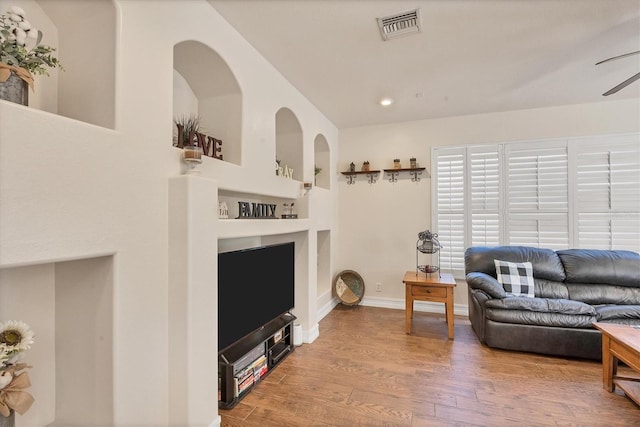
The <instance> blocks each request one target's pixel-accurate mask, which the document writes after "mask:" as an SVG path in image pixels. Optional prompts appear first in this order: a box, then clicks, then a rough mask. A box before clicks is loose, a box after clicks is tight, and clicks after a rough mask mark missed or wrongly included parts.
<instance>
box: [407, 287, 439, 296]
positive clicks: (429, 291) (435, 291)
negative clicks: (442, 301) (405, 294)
mask: <svg viewBox="0 0 640 427" xmlns="http://www.w3.org/2000/svg"><path fill="white" fill-rule="evenodd" d="M411 295H412V296H414V297H431V298H446V296H447V290H446V289H445V288H440V287H428V286H415V285H414V286H412V287H411Z"/></svg>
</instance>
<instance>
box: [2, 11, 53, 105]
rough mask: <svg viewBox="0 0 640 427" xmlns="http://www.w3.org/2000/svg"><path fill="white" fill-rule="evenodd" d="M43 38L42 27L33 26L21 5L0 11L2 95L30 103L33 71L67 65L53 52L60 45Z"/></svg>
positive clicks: (43, 70)
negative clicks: (47, 41) (43, 42)
mask: <svg viewBox="0 0 640 427" xmlns="http://www.w3.org/2000/svg"><path fill="white" fill-rule="evenodd" d="M31 40H35V42H32V41H31ZM41 41H42V31H40V30H38V29H36V28H34V27H32V26H31V23H30V22H29V21H27V19H26V14H25V12H24V10H22V9H21V8H19V7H17V6H12V7H10V8H9V10H8V11H7V12H6V13H5V14H4V15H0V99H4V100H7V101H11V102H16V103H19V104H22V105H27V104H28V103H29V91H28V87H31V89H32V90H33V89H34V87H33V75H34V74H39V75H42V74H44V75H47V76H48V75H49V72H48V68H47V67H50V68H56V67H58V68H60V69H63V68H62V65H61V64H60V61H58V59H57V58H56V57H54V56H53V55H52V53H53V52H55V50H56V49H55V48H53V47H51V46H45V45H41V44H40V42H41ZM30 44H32V47H31V48H28V45H30Z"/></svg>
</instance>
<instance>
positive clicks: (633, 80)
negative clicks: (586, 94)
mask: <svg viewBox="0 0 640 427" xmlns="http://www.w3.org/2000/svg"><path fill="white" fill-rule="evenodd" d="M638 79H640V73H638V74H636V75H634V76H631V77H629V78H628V79H627V80H625V81H623V82H622V83H620V84H619V85H618V86H616V87H614V88H612V89H609V90H608V91H606V92H605V93H603V94H602V96H608V95H611V94H612V93H616V92H617V91H619V90H620V89H622V88H623V87H626V86H628V85H630V84H631V83H633V82H635V81H636V80H638Z"/></svg>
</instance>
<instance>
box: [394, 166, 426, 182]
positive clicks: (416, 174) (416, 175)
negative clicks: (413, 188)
mask: <svg viewBox="0 0 640 427" xmlns="http://www.w3.org/2000/svg"><path fill="white" fill-rule="evenodd" d="M425 169H426V168H398V169H384V173H386V174H388V175H389V182H396V181H397V180H398V176H399V175H400V173H401V172H409V175H411V181H413V182H418V181H420V175H422V172H424V171H425ZM425 178H431V175H429V172H425Z"/></svg>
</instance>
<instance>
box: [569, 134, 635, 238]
mask: <svg viewBox="0 0 640 427" xmlns="http://www.w3.org/2000/svg"><path fill="white" fill-rule="evenodd" d="M572 144H574V145H573V149H574V151H575V152H576V155H575V157H576V158H575V163H576V184H575V187H576V200H577V202H576V211H577V212H576V215H577V218H578V219H577V246H578V247H581V248H593V249H626V250H632V251H639V250H640V136H639V135H620V136H610V137H594V138H585V139H578V140H575V141H572Z"/></svg>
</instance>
